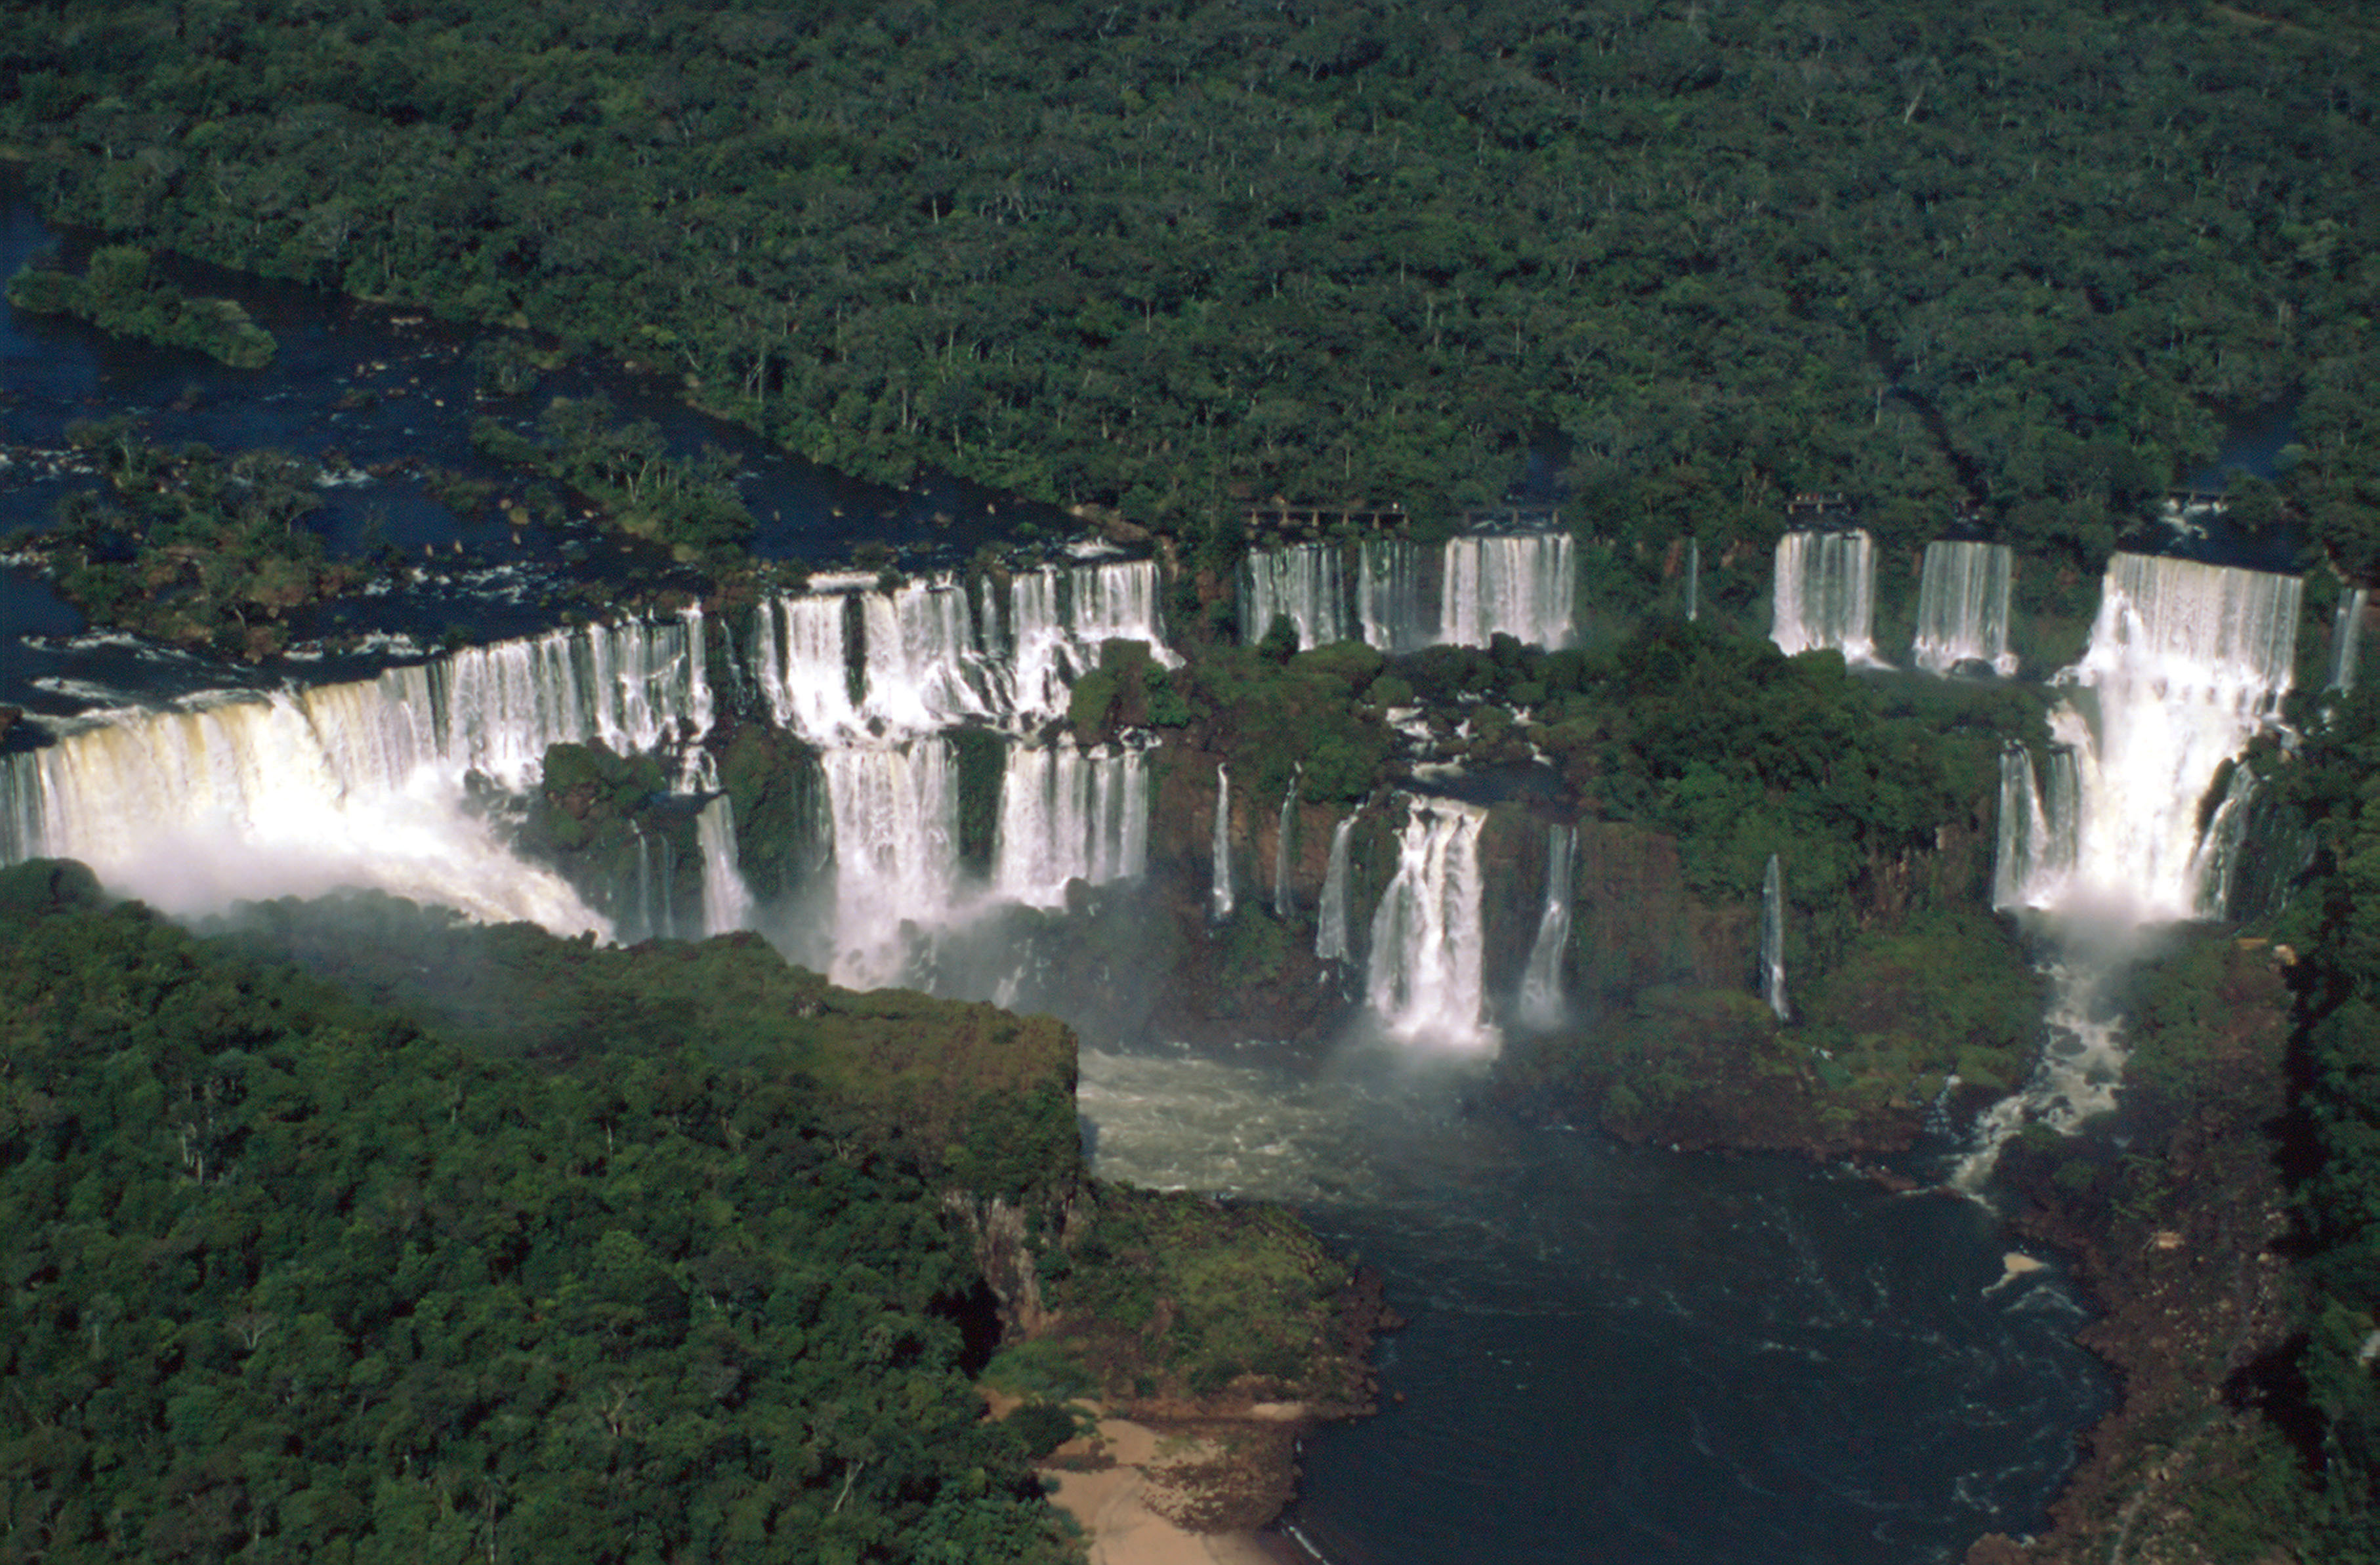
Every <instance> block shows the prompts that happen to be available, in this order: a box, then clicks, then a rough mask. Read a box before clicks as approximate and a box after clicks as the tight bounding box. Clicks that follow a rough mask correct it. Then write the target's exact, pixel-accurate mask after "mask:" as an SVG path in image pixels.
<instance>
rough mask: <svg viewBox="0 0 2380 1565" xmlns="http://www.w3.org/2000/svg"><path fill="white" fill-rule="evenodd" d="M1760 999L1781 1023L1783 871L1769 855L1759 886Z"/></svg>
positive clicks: (1780, 865) (1783, 1005) (1783, 1012)
mask: <svg viewBox="0 0 2380 1565" xmlns="http://www.w3.org/2000/svg"><path fill="white" fill-rule="evenodd" d="M1760 998H1761V999H1763V1000H1765V1001H1767V1002H1768V1009H1769V1010H1771V1011H1774V1012H1775V1013H1777V1019H1778V1020H1779V1021H1780V1022H1781V1021H1783V1020H1785V867H1784V865H1783V864H1782V863H1780V862H1779V860H1778V857H1777V855H1775V854H1773V853H1772V854H1770V855H1768V872H1767V875H1765V876H1764V877H1762V880H1761V884H1760Z"/></svg>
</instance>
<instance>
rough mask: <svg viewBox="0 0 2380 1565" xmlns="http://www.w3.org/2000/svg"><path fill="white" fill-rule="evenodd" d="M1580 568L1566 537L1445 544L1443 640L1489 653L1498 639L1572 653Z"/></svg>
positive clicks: (1456, 540) (1533, 536) (1482, 539)
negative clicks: (1501, 636)
mask: <svg viewBox="0 0 2380 1565" xmlns="http://www.w3.org/2000/svg"><path fill="white" fill-rule="evenodd" d="M1574 560H1575V553H1574V550H1573V543H1572V540H1571V536H1570V534H1568V533H1566V532H1551V533H1524V534H1520V535H1517V536H1506V537H1473V538H1451V539H1449V540H1447V541H1446V551H1445V559H1444V563H1443V568H1442V572H1441V576H1440V578H1439V579H1440V584H1441V585H1440V593H1441V598H1440V604H1441V606H1440V609H1439V639H1440V640H1442V641H1446V642H1450V643H1452V644H1455V645H1457V646H1464V647H1485V646H1487V645H1488V642H1489V641H1490V640H1492V639H1494V637H1496V635H1497V633H1499V632H1502V633H1503V634H1505V635H1507V636H1511V637H1514V638H1515V639H1517V640H1520V641H1524V642H1526V643H1528V644H1530V645H1532V646H1536V647H1548V648H1551V647H1566V646H1568V645H1569V644H1570V639H1571V626H1572V618H1573V613H1572V605H1573V597H1574V589H1573V584H1574V583H1575V581H1576V579H1577V567H1576V565H1575V564H1574Z"/></svg>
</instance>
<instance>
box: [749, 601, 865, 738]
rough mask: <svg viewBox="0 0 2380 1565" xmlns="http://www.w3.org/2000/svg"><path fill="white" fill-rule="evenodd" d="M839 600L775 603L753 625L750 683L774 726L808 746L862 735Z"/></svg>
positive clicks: (766, 605) (763, 608)
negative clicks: (751, 682)
mask: <svg viewBox="0 0 2380 1565" xmlns="http://www.w3.org/2000/svg"><path fill="white" fill-rule="evenodd" d="M847 601H848V600H847V599H844V598H843V597H841V596H805V597H797V598H778V599H774V600H771V601H767V602H763V603H762V604H761V605H760V606H759V610H758V612H756V613H755V614H754V615H753V620H752V662H753V670H752V672H753V677H754V682H755V683H756V684H758V685H759V687H760V694H761V698H763V699H764V700H766V701H767V702H768V706H769V715H770V717H771V719H773V720H774V721H775V722H776V724H777V726H778V727H780V728H783V729H785V730H787V731H789V732H791V733H794V734H800V735H801V736H802V737H803V738H805V739H807V740H809V741H810V742H811V743H813V744H831V743H833V742H835V741H836V740H838V739H840V738H842V737H844V736H845V735H849V734H860V733H864V732H865V731H866V724H865V723H863V722H862V721H861V719H860V715H859V707H858V704H857V700H856V698H855V697H854V696H853V694H852V688H851V687H852V676H851V662H850V654H849V649H848V648H847V645H846V643H845V638H844V619H845V609H844V605H845V603H846V602H847Z"/></svg>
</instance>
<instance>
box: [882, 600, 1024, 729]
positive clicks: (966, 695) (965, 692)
mask: <svg viewBox="0 0 2380 1565" xmlns="http://www.w3.org/2000/svg"><path fill="white" fill-rule="evenodd" d="M859 609H860V637H861V645H862V649H863V652H862V661H863V666H864V667H865V668H866V670H867V687H866V689H865V691H864V693H863V701H862V711H863V713H864V715H866V716H867V717H868V718H870V719H873V720H874V722H875V726H876V727H877V728H878V729H879V730H880V731H881V732H882V733H884V734H926V733H930V732H932V731H933V730H935V729H938V728H948V727H951V726H953V725H954V724H957V723H960V722H966V721H968V720H970V719H976V718H987V717H991V716H995V715H999V716H1006V715H1009V714H1008V713H1007V712H1006V711H1005V710H1003V709H1004V708H1005V707H1006V705H1007V702H1006V699H1005V693H1004V692H1003V691H1002V689H1001V688H1000V682H999V681H998V680H997V679H996V677H995V676H994V674H993V673H991V671H990V669H989V667H988V666H987V661H986V659H985V658H984V657H983V655H982V653H981V651H980V650H979V649H978V642H977V637H976V633H975V614H974V612H973V605H972V604H970V603H969V602H968V601H967V594H966V591H965V588H964V587H962V586H961V585H959V584H957V583H954V582H952V581H949V580H946V579H942V578H939V577H937V578H932V579H925V580H917V581H911V582H906V583H905V584H903V585H902V586H901V587H900V588H897V589H896V590H894V591H892V592H889V593H887V592H863V593H861V594H860V595H859Z"/></svg>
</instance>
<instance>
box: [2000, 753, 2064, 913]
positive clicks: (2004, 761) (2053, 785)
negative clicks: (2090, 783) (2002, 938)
mask: <svg viewBox="0 0 2380 1565" xmlns="http://www.w3.org/2000/svg"><path fill="white" fill-rule="evenodd" d="M2081 792H2082V790H2081V784H2080V783H2079V782H2077V781H2076V778H2075V770H2074V752H2073V751H2071V750H2066V749H2058V750H2052V751H2051V752H2050V753H2049V787H2048V789H2047V790H2046V795H2045V791H2044V790H2043V788H2042V786H2041V782H2040V776H2039V773H2038V771H2037V770H2036V769H2035V768H2034V759H2033V752H2032V751H2031V750H2028V749H2026V748H2025V747H2024V746H2022V745H2011V746H2009V747H2008V748H2007V749H2004V750H2002V751H2001V752H2000V807H1999V849H1998V854H1997V855H1996V856H1995V857H1994V859H1993V861H1992V906H1993V907H1995V908H1997V909H2001V910H2004V911H2005V910H2010V909H2014V908H2019V907H2047V906H2051V905H2054V904H2056V903H2057V901H2058V898H2059V897H2061V896H2062V895H2064V894H2065V890H2066V883H2067V881H2068V880H2070V878H2071V877H2072V875H2073V873H2074V834H2075V829H2076V819H2077V816H2078V814H2079V812H2080V810H2081V807H2082V800H2081Z"/></svg>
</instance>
